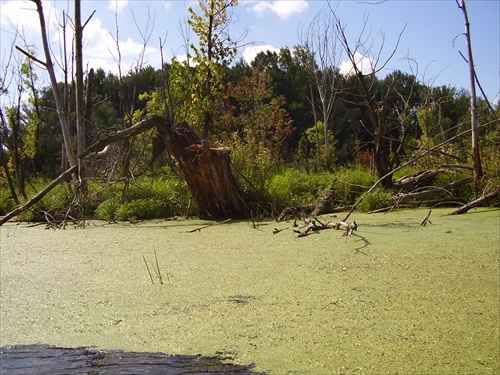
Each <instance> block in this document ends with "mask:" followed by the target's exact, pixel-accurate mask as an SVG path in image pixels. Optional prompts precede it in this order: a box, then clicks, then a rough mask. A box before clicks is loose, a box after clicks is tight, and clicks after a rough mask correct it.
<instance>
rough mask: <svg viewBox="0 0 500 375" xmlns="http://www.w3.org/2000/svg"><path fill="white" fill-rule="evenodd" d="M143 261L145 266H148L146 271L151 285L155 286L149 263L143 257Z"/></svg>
mask: <svg viewBox="0 0 500 375" xmlns="http://www.w3.org/2000/svg"><path fill="white" fill-rule="evenodd" d="M142 259H144V264H145V265H146V269H147V270H148V274H149V278H150V279H151V283H152V284H153V285H155V282H154V280H153V275H151V271H150V270H149V266H148V262H146V257H145V256H144V255H143V256H142Z"/></svg>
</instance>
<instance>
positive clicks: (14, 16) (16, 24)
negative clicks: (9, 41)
mask: <svg viewBox="0 0 500 375" xmlns="http://www.w3.org/2000/svg"><path fill="white" fill-rule="evenodd" d="M1 7H2V11H1V12H0V14H1V18H0V20H1V24H2V32H5V31H6V28H10V27H12V29H13V30H8V31H12V32H14V31H16V30H17V31H19V32H20V33H26V34H28V35H26V36H27V37H28V38H29V37H32V36H34V35H37V36H38V35H39V33H40V19H39V18H38V12H37V11H36V5H35V4H34V3H33V2H32V1H29V0H23V1H7V2H5V3H3V2H2V5H1ZM42 9H43V12H44V15H45V18H46V19H47V18H48V16H49V15H50V14H51V13H52V11H53V8H52V4H51V3H50V2H45V1H44V2H43V3H42ZM47 26H50V24H49V23H47Z"/></svg>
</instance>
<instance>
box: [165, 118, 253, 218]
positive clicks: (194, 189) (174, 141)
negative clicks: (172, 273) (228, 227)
mask: <svg viewBox="0 0 500 375" xmlns="http://www.w3.org/2000/svg"><path fill="white" fill-rule="evenodd" d="M158 121H159V123H158V124H157V129H158V131H159V133H160V134H161V135H162V136H163V138H164V140H165V146H166V147H167V148H168V149H169V150H170V153H171V154H172V156H173V157H174V158H175V159H176V160H177V161H178V163H179V166H180V168H181V170H182V173H183V174H184V178H185V179H186V182H187V184H188V186H189V188H190V190H191V193H192V194H193V199H194V200H195V202H196V204H197V205H198V210H199V215H200V217H201V218H202V219H227V218H232V219H237V218H246V217H248V212H247V210H246V207H245V205H244V203H243V199H242V197H241V193H240V191H239V189H238V187H237V185H236V181H235V179H234V176H233V174H232V172H231V159H230V149H229V148H227V147H210V145H209V143H208V142H207V141H202V140H201V139H200V137H199V136H198V134H197V133H196V132H195V131H194V129H193V128H192V127H190V126H189V125H188V124H187V123H186V122H179V123H176V124H174V125H171V124H170V122H169V121H168V120H167V119H166V118H164V117H160V116H158Z"/></svg>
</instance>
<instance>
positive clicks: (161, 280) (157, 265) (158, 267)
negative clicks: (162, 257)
mask: <svg viewBox="0 0 500 375" xmlns="http://www.w3.org/2000/svg"><path fill="white" fill-rule="evenodd" d="M154 252H155V260H156V272H157V273H158V278H159V279H160V284H162V285H163V278H162V277H161V272H160V265H159V264H158V257H157V256H156V249H155V250H154Z"/></svg>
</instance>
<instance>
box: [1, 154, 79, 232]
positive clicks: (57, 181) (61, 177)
mask: <svg viewBox="0 0 500 375" xmlns="http://www.w3.org/2000/svg"><path fill="white" fill-rule="evenodd" d="M77 168H78V164H75V165H73V166H72V167H70V168H68V169H67V170H66V171H64V172H63V173H61V174H60V175H59V177H57V178H56V179H55V180H53V181H52V182H51V183H50V184H48V185H47V186H46V187H45V188H43V189H42V190H41V191H40V192H39V193H38V194H36V195H35V196H33V197H32V198H31V199H29V200H28V201H27V202H26V203H24V204H22V205H21V206H19V207H17V208H16V209H14V210H12V211H11V212H9V213H8V214H7V215H5V216H2V217H0V225H3V224H5V223H6V222H7V221H9V220H10V219H12V218H13V217H16V216H17V215H19V214H21V213H23V212H24V211H26V210H28V209H29V208H30V207H31V206H33V205H34V204H36V203H37V202H39V201H40V200H41V199H42V198H43V197H44V196H45V195H47V193H49V192H50V191H51V190H52V189H53V188H55V187H56V186H57V185H59V184H60V183H61V182H62V181H64V180H65V179H66V178H68V176H70V175H71V174H72V173H74V172H75V171H76V169H77Z"/></svg>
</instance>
